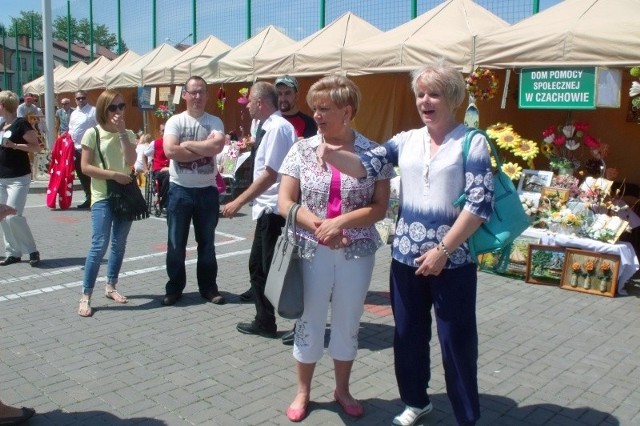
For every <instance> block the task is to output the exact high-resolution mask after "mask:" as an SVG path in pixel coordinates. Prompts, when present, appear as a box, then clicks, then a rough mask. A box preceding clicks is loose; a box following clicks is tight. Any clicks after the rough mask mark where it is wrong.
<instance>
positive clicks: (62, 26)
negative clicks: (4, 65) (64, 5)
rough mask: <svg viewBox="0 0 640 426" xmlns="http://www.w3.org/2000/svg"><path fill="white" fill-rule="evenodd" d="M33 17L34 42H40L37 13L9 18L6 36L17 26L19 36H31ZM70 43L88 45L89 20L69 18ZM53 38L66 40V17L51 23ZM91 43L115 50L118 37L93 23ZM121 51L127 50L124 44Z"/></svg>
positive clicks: (101, 25)
mask: <svg viewBox="0 0 640 426" xmlns="http://www.w3.org/2000/svg"><path fill="white" fill-rule="evenodd" d="M32 16H33V34H34V37H35V39H36V40H42V15H41V14H40V13H38V12H33V11H29V12H25V11H21V12H20V17H18V18H15V17H11V26H10V27H9V28H7V35H13V34H14V31H15V26H16V25H17V26H18V34H19V35H30V34H31V17H32ZM70 21H71V25H70V26H71V42H72V43H78V44H82V45H89V29H90V25H89V20H88V19H87V18H82V19H80V20H77V19H76V18H73V17H72V18H71V20H70ZM53 38H54V39H57V40H65V41H66V40H67V17H66V16H58V17H57V18H56V19H55V21H54V22H53ZM93 42H94V43H97V44H99V45H101V46H104V47H106V48H107V49H109V50H115V49H116V48H117V47H118V36H117V35H116V34H114V33H112V32H109V28H108V27H107V26H106V25H104V24H97V23H95V22H94V23H93ZM122 50H123V51H125V50H127V47H126V45H125V44H124V42H123V43H122Z"/></svg>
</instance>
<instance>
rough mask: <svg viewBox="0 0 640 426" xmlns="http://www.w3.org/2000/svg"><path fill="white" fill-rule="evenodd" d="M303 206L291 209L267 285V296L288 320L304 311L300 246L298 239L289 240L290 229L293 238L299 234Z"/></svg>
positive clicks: (265, 291) (276, 250)
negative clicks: (298, 216)
mask: <svg viewBox="0 0 640 426" xmlns="http://www.w3.org/2000/svg"><path fill="white" fill-rule="evenodd" d="M299 208H300V205H299V204H294V205H293V206H292V207H291V209H289V214H288V215H287V222H286V223H285V225H284V228H282V234H280V236H279V237H278V241H276V247H275V249H274V251H273V259H271V266H270V267H269V275H267V283H266V284H265V288H264V295H265V297H266V298H267V299H268V300H269V302H271V304H272V305H273V308H274V309H275V311H276V312H277V313H278V315H280V316H281V317H282V318H287V319H297V318H300V317H301V316H302V313H303V312H304V293H303V287H302V258H301V257H300V247H298V246H297V245H295V241H290V240H289V229H290V228H291V231H292V232H293V238H295V236H296V213H297V212H298V209H299Z"/></svg>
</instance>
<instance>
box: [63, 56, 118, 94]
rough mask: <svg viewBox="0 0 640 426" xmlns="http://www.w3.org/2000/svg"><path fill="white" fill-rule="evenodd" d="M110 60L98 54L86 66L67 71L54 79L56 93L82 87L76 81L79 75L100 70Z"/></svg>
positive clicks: (78, 79)
mask: <svg viewBox="0 0 640 426" xmlns="http://www.w3.org/2000/svg"><path fill="white" fill-rule="evenodd" d="M110 62H111V60H109V59H107V58H105V57H104V56H98V58H96V59H95V60H94V61H93V62H91V63H90V64H89V65H87V66H86V67H82V68H81V69H78V70H76V71H74V72H73V73H67V74H65V75H64V76H63V77H62V78H60V79H58V80H55V85H54V87H55V91H56V93H63V92H75V91H76V90H79V89H82V87H80V86H79V84H78V82H79V81H80V77H82V76H84V75H90V74H92V73H94V72H96V71H100V70H101V69H102V68H104V67H105V66H106V65H109V63H110Z"/></svg>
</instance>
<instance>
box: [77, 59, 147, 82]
mask: <svg viewBox="0 0 640 426" xmlns="http://www.w3.org/2000/svg"><path fill="white" fill-rule="evenodd" d="M138 58H140V55H138V54H137V53H136V52H134V51H133V50H127V51H126V52H124V53H123V54H122V55H120V56H118V57H117V58H115V59H114V60H112V61H111V62H110V63H108V64H107V65H105V66H104V67H103V68H101V69H99V70H98V69H96V70H95V71H94V72H92V73H90V74H86V75H81V76H80V78H78V87H79V88H81V89H83V90H93V89H101V88H104V87H105V84H104V82H105V75H106V74H107V73H108V72H109V71H111V70H113V69H115V68H116V67H119V66H121V65H128V64H131V63H132V62H134V61H136V60H137V59H138Z"/></svg>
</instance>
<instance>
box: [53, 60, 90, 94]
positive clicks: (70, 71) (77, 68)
mask: <svg viewBox="0 0 640 426" xmlns="http://www.w3.org/2000/svg"><path fill="white" fill-rule="evenodd" d="M87 66H88V65H87V64H85V63H84V62H82V61H80V62H76V63H75V64H73V65H71V66H70V67H69V68H67V69H66V72H62V71H61V72H60V73H59V75H56V74H54V76H53V91H54V92H55V93H60V92H62V91H61V90H58V87H59V82H62V81H65V80H66V79H67V78H69V77H72V76H73V75H74V74H76V73H78V74H79V73H81V72H82V70H83V69H84V68H86V67H87Z"/></svg>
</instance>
